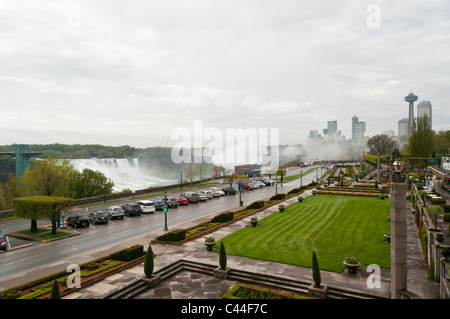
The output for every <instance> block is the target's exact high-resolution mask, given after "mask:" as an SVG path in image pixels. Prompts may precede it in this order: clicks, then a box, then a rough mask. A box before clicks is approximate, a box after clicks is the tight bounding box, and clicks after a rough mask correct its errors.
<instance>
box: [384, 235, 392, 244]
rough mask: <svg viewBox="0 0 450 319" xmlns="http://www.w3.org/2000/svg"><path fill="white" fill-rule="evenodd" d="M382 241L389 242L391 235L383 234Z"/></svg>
mask: <svg viewBox="0 0 450 319" xmlns="http://www.w3.org/2000/svg"><path fill="white" fill-rule="evenodd" d="M384 241H385V242H386V243H390V242H391V235H386V234H384Z"/></svg>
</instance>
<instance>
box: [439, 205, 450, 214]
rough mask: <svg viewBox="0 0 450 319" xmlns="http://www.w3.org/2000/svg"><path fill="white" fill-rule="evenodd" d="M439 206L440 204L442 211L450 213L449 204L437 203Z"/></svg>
mask: <svg viewBox="0 0 450 319" xmlns="http://www.w3.org/2000/svg"><path fill="white" fill-rule="evenodd" d="M439 206H441V207H442V208H443V209H444V211H445V212H446V213H450V205H447V204H439Z"/></svg>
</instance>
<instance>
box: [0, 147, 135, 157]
mask: <svg viewBox="0 0 450 319" xmlns="http://www.w3.org/2000/svg"><path fill="white" fill-rule="evenodd" d="M30 150H31V151H33V152H43V154H42V155H39V156H37V157H39V158H49V157H50V158H60V159H83V158H86V159H88V158H92V157H97V158H126V157H135V156H138V155H139V154H140V153H142V152H143V149H139V148H135V147H131V146H128V145H124V146H105V145H99V144H84V145H82V144H74V145H69V144H58V143H56V144H32V145H30ZM14 151H15V144H12V145H4V146H0V152H14Z"/></svg>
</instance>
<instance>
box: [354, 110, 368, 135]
mask: <svg viewBox="0 0 450 319" xmlns="http://www.w3.org/2000/svg"><path fill="white" fill-rule="evenodd" d="M365 132H366V122H361V121H358V117H357V116H356V115H354V116H353V117H352V139H353V140H363V139H364V133H365Z"/></svg>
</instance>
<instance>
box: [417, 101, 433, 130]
mask: <svg viewBox="0 0 450 319" xmlns="http://www.w3.org/2000/svg"><path fill="white" fill-rule="evenodd" d="M425 114H426V115H428V120H429V124H430V128H432V123H433V118H432V117H431V102H430V101H422V102H420V103H419V104H417V117H420V116H424V115H425Z"/></svg>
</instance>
